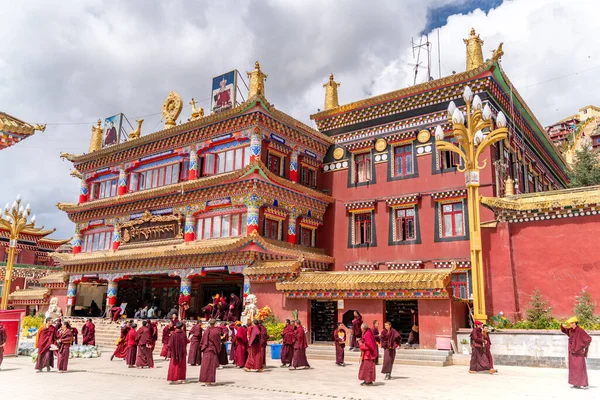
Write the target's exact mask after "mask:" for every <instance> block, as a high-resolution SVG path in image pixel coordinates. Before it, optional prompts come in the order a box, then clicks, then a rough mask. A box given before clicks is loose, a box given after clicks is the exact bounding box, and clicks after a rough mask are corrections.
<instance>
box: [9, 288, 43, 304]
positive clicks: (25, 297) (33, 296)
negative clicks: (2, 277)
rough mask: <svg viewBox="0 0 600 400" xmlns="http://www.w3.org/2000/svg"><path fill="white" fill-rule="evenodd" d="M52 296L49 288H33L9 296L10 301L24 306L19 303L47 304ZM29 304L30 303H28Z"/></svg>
mask: <svg viewBox="0 0 600 400" xmlns="http://www.w3.org/2000/svg"><path fill="white" fill-rule="evenodd" d="M48 296H50V289H48V288H31V289H19V290H15V291H14V292H12V293H11V294H9V295H8V300H9V301H10V300H12V301H14V302H17V303H15V304H23V303H19V302H26V301H34V303H32V304H36V303H37V302H38V301H40V302H45V301H47V299H48ZM27 304H29V303H27Z"/></svg>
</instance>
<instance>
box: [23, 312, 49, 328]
mask: <svg viewBox="0 0 600 400" xmlns="http://www.w3.org/2000/svg"><path fill="white" fill-rule="evenodd" d="M42 325H44V319H43V318H42V317H39V316H37V317H32V316H30V315H28V316H27V317H25V318H23V330H25V332H27V331H28V330H29V328H35V329H40V328H41V327H42Z"/></svg>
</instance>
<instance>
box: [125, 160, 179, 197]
mask: <svg viewBox="0 0 600 400" xmlns="http://www.w3.org/2000/svg"><path fill="white" fill-rule="evenodd" d="M182 165H183V163H181V162H174V163H169V164H166V165H161V166H160V167H155V168H148V169H144V170H141V171H136V172H134V173H132V174H131V176H130V184H129V189H130V190H133V191H142V190H149V189H154V188H157V187H161V186H167V185H173V184H175V183H179V182H180V180H181V175H182V171H181V168H182ZM174 170H176V171H174ZM173 178H175V182H173Z"/></svg>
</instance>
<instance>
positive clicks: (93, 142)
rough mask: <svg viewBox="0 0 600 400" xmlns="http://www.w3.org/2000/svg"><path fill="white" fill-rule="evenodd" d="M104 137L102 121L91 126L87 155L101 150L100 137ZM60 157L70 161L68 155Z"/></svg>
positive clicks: (62, 154)
mask: <svg viewBox="0 0 600 400" xmlns="http://www.w3.org/2000/svg"><path fill="white" fill-rule="evenodd" d="M103 136H104V130H103V129H102V120H100V119H99V120H98V122H97V124H96V126H92V138H91V139H90V148H89V150H88V152H89V153H93V152H96V151H99V150H102V137H103ZM60 156H61V157H62V158H66V159H67V160H69V161H71V160H70V156H72V155H71V154H69V153H61V154H60Z"/></svg>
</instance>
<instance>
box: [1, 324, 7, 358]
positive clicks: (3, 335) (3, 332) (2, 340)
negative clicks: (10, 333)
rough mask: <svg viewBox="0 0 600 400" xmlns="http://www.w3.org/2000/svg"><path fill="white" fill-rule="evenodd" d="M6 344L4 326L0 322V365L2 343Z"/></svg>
mask: <svg viewBox="0 0 600 400" xmlns="http://www.w3.org/2000/svg"><path fill="white" fill-rule="evenodd" d="M5 344H6V328H4V325H2V322H0V367H2V360H3V359H4V345H5Z"/></svg>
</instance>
